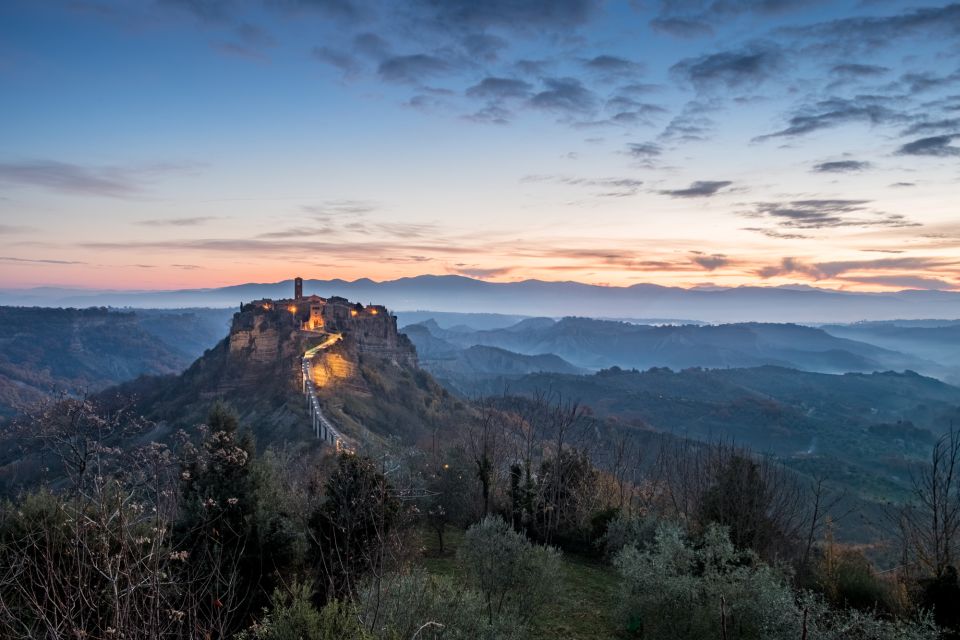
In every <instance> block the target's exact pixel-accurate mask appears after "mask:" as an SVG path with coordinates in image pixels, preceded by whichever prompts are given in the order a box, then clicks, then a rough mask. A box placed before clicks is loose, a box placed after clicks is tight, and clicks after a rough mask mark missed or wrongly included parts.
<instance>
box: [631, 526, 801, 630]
mask: <svg viewBox="0 0 960 640" xmlns="http://www.w3.org/2000/svg"><path fill="white" fill-rule="evenodd" d="M615 565H616V567H617V569H618V570H619V571H620V574H621V575H622V577H623V585H622V588H623V602H624V607H625V611H624V613H625V616H626V619H627V626H628V629H630V630H632V631H634V632H640V634H641V635H642V636H643V637H644V638H651V639H653V638H665V639H666V638H678V639H682V638H690V639H694V638H696V639H700V638H721V637H726V638H730V639H734V638H773V637H781V636H782V637H786V635H787V634H786V632H787V631H788V629H789V630H790V631H793V630H795V629H797V626H796V624H795V621H794V620H788V619H787V618H786V617H785V616H784V615H783V612H784V611H792V610H793V609H794V603H793V596H792V594H791V592H790V589H789V587H788V586H787V585H786V582H785V580H784V578H783V576H782V575H781V574H780V573H779V572H778V571H776V570H774V569H772V568H771V567H769V566H766V565H764V564H762V563H760V562H759V561H758V560H757V558H756V556H755V555H754V554H753V553H751V552H746V551H738V550H737V549H735V548H734V546H733V544H732V543H731V542H730V538H729V537H728V534H727V532H726V530H725V529H723V528H722V527H719V526H716V525H711V526H709V527H708V528H707V530H706V532H705V533H704V536H703V539H702V541H701V542H700V544H698V545H697V546H694V545H692V544H690V542H689V541H688V540H686V539H685V538H684V536H683V533H682V532H681V530H680V529H679V528H677V527H674V526H661V527H660V528H659V529H658V531H657V533H656V538H655V540H654V542H653V544H652V545H651V546H650V548H649V550H647V551H640V550H638V549H637V548H636V547H633V546H628V547H626V548H624V549H623V550H622V551H621V552H620V553H619V554H618V555H617V557H616V560H615Z"/></svg>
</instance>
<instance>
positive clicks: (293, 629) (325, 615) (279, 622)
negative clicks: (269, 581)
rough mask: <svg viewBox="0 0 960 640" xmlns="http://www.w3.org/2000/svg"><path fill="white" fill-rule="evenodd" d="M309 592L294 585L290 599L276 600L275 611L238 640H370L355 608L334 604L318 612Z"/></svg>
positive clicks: (277, 595)
mask: <svg viewBox="0 0 960 640" xmlns="http://www.w3.org/2000/svg"><path fill="white" fill-rule="evenodd" d="M310 596H311V594H310V589H309V588H307V587H305V586H297V585H294V588H293V592H292V594H291V595H290V596H287V597H284V596H283V595H281V594H280V593H279V592H277V593H275V594H274V597H273V611H272V612H270V613H269V614H267V615H266V616H265V617H264V619H263V620H262V621H261V622H260V623H259V624H256V625H254V626H253V627H252V628H250V629H248V630H246V631H244V632H243V633H240V634H239V635H237V640H367V639H368V638H370V637H371V636H370V635H369V634H368V633H367V632H366V631H365V630H364V628H363V626H362V625H361V624H360V618H359V616H358V615H357V613H356V611H355V610H354V609H353V607H352V606H350V605H348V604H344V603H342V602H340V601H339V600H334V601H331V602H330V603H329V604H327V605H326V606H325V607H324V608H323V609H320V610H319V611H318V610H317V609H315V608H314V606H313V604H311V602H310Z"/></svg>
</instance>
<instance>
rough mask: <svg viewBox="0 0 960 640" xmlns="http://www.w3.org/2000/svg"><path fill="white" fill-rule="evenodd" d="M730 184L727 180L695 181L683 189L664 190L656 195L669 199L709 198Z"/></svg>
mask: <svg viewBox="0 0 960 640" xmlns="http://www.w3.org/2000/svg"><path fill="white" fill-rule="evenodd" d="M732 184H733V183H732V182H731V181H729V180H697V181H696V182H694V183H692V184H691V185H690V186H689V187H686V188H684V189H665V190H661V191H658V193H660V194H661V195H665V196H670V197H671V198H709V197H711V196H715V195H717V193H718V192H720V190H721V189H725V188H726V187H729V186H730V185H732Z"/></svg>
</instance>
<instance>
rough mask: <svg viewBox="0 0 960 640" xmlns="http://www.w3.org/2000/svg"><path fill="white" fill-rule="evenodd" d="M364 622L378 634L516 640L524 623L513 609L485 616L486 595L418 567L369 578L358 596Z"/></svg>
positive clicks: (427, 639)
mask: <svg viewBox="0 0 960 640" xmlns="http://www.w3.org/2000/svg"><path fill="white" fill-rule="evenodd" d="M360 602H361V609H362V612H363V613H362V615H363V621H364V626H365V627H366V628H367V629H369V630H370V631H371V633H372V634H373V636H374V637H375V638H377V639H383V640H392V639H393V638H404V639H405V638H413V637H416V638H418V640H434V639H437V640H439V639H440V638H443V640H513V639H516V640H519V639H520V638H525V637H527V634H526V626H525V623H524V622H523V621H522V620H520V619H519V618H518V617H517V616H516V615H515V614H514V612H513V611H510V610H504V611H500V612H499V613H498V614H496V615H494V616H493V618H492V619H491V618H489V616H488V610H487V602H486V600H485V598H484V596H483V595H482V594H481V593H480V592H478V591H476V590H474V589H469V588H465V587H463V586H462V585H456V584H455V583H454V582H453V580H452V579H450V578H446V577H441V576H430V575H427V574H426V573H425V572H423V571H420V570H415V571H413V572H411V573H406V574H400V575H394V576H388V577H387V578H385V579H384V580H382V581H379V582H378V583H376V584H374V583H371V584H370V585H369V586H368V587H367V589H366V590H365V591H364V592H363V593H362V594H361V597H360Z"/></svg>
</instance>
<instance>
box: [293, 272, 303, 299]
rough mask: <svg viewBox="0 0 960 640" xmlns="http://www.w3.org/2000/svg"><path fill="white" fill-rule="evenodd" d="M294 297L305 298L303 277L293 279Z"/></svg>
mask: <svg viewBox="0 0 960 640" xmlns="http://www.w3.org/2000/svg"><path fill="white" fill-rule="evenodd" d="M293 299H294V300H301V299H303V278H299V277H298V278H294V279H293Z"/></svg>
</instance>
